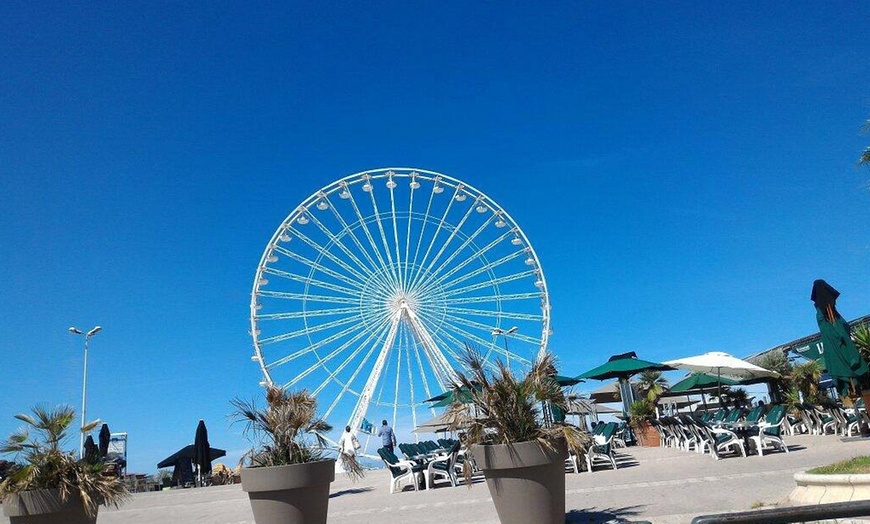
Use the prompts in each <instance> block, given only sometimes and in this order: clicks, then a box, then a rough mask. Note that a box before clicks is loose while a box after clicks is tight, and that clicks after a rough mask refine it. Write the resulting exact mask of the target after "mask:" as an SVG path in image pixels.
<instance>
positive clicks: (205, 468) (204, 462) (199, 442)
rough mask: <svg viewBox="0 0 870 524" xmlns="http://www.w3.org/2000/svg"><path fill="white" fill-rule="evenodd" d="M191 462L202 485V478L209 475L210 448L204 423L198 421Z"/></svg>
mask: <svg viewBox="0 0 870 524" xmlns="http://www.w3.org/2000/svg"><path fill="white" fill-rule="evenodd" d="M193 450H194V451H193V462H194V464H196V474H197V480H198V481H199V484H200V485H202V476H203V475H208V474H209V473H211V461H212V456H211V446H209V443H208V430H207V429H206V428H205V421H204V420H200V421H199V424H197V426H196V437H195V438H194V440H193Z"/></svg>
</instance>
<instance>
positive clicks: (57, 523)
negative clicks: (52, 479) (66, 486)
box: [3, 489, 97, 524]
mask: <svg viewBox="0 0 870 524" xmlns="http://www.w3.org/2000/svg"><path fill="white" fill-rule="evenodd" d="M3 513H5V514H6V516H7V517H9V522H10V524H94V523H95V522H96V521H97V516H96V515H94V516H93V517H89V516H88V515H87V513H85V506H84V504H82V501H81V499H80V498H79V497H78V496H71V497H70V498H69V499H68V500H67V501H65V502H64V501H63V500H61V498H60V490H57V489H39V490H33V491H22V492H21V493H11V494H9V495H6V497H4V499H3Z"/></svg>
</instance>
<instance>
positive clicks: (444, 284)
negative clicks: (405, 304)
mask: <svg viewBox="0 0 870 524" xmlns="http://www.w3.org/2000/svg"><path fill="white" fill-rule="evenodd" d="M522 254H523V252H522V251H515V252H513V253H510V254H508V255H505V256H503V257H501V258H499V259H497V260H492V261H490V260H487V259H486V258H485V257H483V256H482V255H480V257H482V259H483V262H484V264H483V265H482V266H480V267H479V268H477V269H474V270H472V271H468V272H466V273H462V274H461V275H459V276H456V277H455V278H453V275H454V273H455V272H454V271H450V273H449V274H445V275H444V276H443V277H441V278H438V279H436V280H434V281H433V282H432V283H430V284H429V285H428V287H426V288H425V289H423V290H420V293H428V292H430V291H431V290H433V289H437V288H438V287H440V288H442V289H451V288H454V287H456V286H457V285H459V284H461V283H462V282H465V281H466V280H470V279H473V278H475V277H477V276H479V275H482V274H484V273H491V272H492V270H493V269H495V268H498V267H501V266H502V265H504V264H506V263H508V262H510V261H511V260H514V259H516V258H519V257H520V256H521V255H522ZM475 258H478V257H475ZM468 260H472V259H471V258H469V259H466V260H463V263H465V262H467V261H468ZM463 265H467V264H463ZM448 278H452V280H447V279H448ZM447 296H449V295H447Z"/></svg>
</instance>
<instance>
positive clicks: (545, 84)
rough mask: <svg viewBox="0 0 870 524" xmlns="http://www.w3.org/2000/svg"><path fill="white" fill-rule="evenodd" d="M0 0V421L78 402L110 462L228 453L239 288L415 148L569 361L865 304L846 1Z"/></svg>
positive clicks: (857, 102)
mask: <svg viewBox="0 0 870 524" xmlns="http://www.w3.org/2000/svg"><path fill="white" fill-rule="evenodd" d="M329 4H330V5H324V4H323V3H317V4H316V5H315V4H313V5H301V4H298V5H290V6H288V5H287V3H284V2H280V3H275V4H273V5H257V6H252V5H251V4H243V3H236V4H234V3H229V2H222V3H214V4H211V5H204V4H202V3H199V2H196V3H191V4H187V5H183V4H179V3H157V2H153V3H149V4H148V5H147V6H144V7H143V6H141V5H125V4H117V5H100V4H94V5H91V6H80V5H76V6H70V5H64V4H58V3H50V4H49V3H33V2H5V3H3V5H2V6H0V195H2V205H0V285H2V292H0V348H2V355H3V361H4V365H5V370H4V373H3V377H4V378H3V382H2V383H3V395H2V396H0V433H2V434H4V435H5V434H8V433H9V432H10V431H11V430H13V429H14V428H15V427H16V423H15V421H14V420H13V419H12V415H13V414H15V413H18V412H21V411H23V410H26V409H27V408H28V407H29V406H31V405H33V404H35V403H38V402H47V403H50V404H56V403H69V404H72V405H74V406H76V407H77V409H78V406H79V402H80V395H81V371H82V369H81V365H82V354H81V340H80V339H78V338H76V337H73V336H71V335H70V334H69V333H68V332H67V327H69V326H70V325H75V326H78V327H80V328H83V329H88V328H90V327H92V326H93V325H95V324H101V325H102V326H103V327H104V331H103V332H102V333H100V334H99V335H98V336H97V337H96V338H94V339H93V343H92V352H91V359H90V366H91V368H90V382H89V402H88V411H89V415H91V416H92V417H99V418H102V419H103V420H105V421H106V422H108V423H109V425H110V427H111V428H112V430H113V431H128V432H129V434H130V470H131V471H139V472H152V471H154V470H155V469H156V462H157V461H158V460H160V459H162V458H163V457H165V456H167V455H169V454H170V453H172V452H173V451H175V450H176V449H177V448H178V447H180V446H181V445H183V444H187V443H189V442H191V441H192V440H193V435H194V431H195V428H196V423H197V421H198V419H199V418H204V419H205V420H206V422H207V423H208V425H209V429H210V436H211V441H212V444H213V445H214V446H217V447H223V448H226V449H227V450H229V451H230V455H231V456H232V457H234V458H235V457H238V455H239V453H240V450H242V449H244V448H245V447H246V445H247V443H246V441H245V440H244V439H242V438H241V436H240V434H239V433H240V428H239V427H235V426H230V425H229V423H228V421H227V418H226V415H227V414H228V413H229V412H230V411H231V407H230V404H229V401H230V399H231V398H233V397H236V396H242V397H252V396H254V395H256V394H257V393H258V391H259V388H258V386H257V383H258V381H259V379H260V373H259V370H258V368H257V367H256V366H255V365H254V364H253V363H252V362H251V361H250V358H249V357H250V355H251V341H250V337H249V336H248V333H247V331H248V301H249V293H250V285H251V280H252V278H253V275H254V271H255V269H256V265H257V263H258V260H259V257H260V254H261V252H262V249H263V247H264V246H265V244H266V242H267V241H268V240H269V236H270V235H271V233H272V232H273V231H274V229H275V227H277V226H278V224H279V223H280V221H281V220H282V219H283V218H284V217H285V216H286V214H287V213H288V212H290V211H291V210H292V209H293V208H294V207H295V206H296V205H297V204H298V203H299V202H300V201H301V200H302V199H303V198H305V197H307V196H308V195H309V194H311V193H312V192H314V191H315V190H317V189H318V188H320V187H322V186H324V185H326V184H328V183H330V182H332V181H333V180H335V179H337V178H339V177H342V176H344V175H347V174H350V173H353V172H357V171H361V170H364V169H367V168H375V167H383V166H390V165H395V166H402V165H405V166H416V167H422V168H427V169H432V170H435V171H441V172H445V173H448V174H451V175H453V176H456V177H458V178H460V179H464V180H466V181H468V182H469V183H471V184H473V185H475V186H476V187H478V188H480V189H481V190H483V191H485V192H486V193H488V194H489V195H490V196H491V197H493V198H494V199H495V200H496V201H498V202H499V203H500V204H501V205H502V206H503V207H504V208H505V209H507V210H509V212H510V213H511V214H512V215H513V216H514V218H515V219H516V220H517V222H518V223H519V224H520V225H521V226H522V227H523V228H524V230H525V231H526V233H527V235H528V236H529V238H530V239H531V241H532V242H533V243H534V245H535V248H536V249H537V251H538V255H539V257H540V260H541V263H542V265H543V269H544V272H545V273H546V275H547V278H548V282H549V286H550V292H551V301H552V304H553V311H552V314H553V327H554V330H555V333H554V335H553V337H552V338H551V348H552V349H553V351H554V352H555V353H556V355H557V356H558V357H559V358H560V360H561V362H562V370H563V371H564V372H565V373H566V374H577V373H580V372H583V371H586V370H587V369H589V368H591V367H593V366H595V365H598V364H599V363H601V362H602V361H603V360H604V359H605V358H606V357H607V356H609V355H610V354H614V353H618V352H623V351H628V350H636V351H637V352H638V353H639V354H640V356H641V357H643V358H647V359H650V360H665V359H669V358H678V357H681V356H688V355H691V354H696V353H701V352H704V351H709V350H714V349H715V350H723V351H728V352H730V353H733V354H735V355H737V356H746V355H748V354H750V353H753V352H756V351H759V350H762V349H765V348H767V347H770V346H773V345H775V344H778V343H781V342H785V341H788V340H791V339H794V338H797V337H799V336H802V335H806V334H809V333H812V332H813V331H814V330H816V325H815V316H814V311H813V309H812V304H811V302H810V301H809V292H810V287H811V284H812V281H813V280H814V279H815V278H825V279H827V280H828V281H829V282H830V283H831V284H832V285H833V286H834V287H836V288H837V289H839V290H840V291H841V293H842V296H841V298H840V301H839V309H840V311H841V312H842V313H843V315H844V316H845V317H846V318H854V317H857V316H860V315H863V314H867V313H870V305H868V300H867V299H868V296H870V272H868V262H870V249H868V248H870V235H868V232H867V224H868V220H870V193H868V190H867V181H868V179H870V172H868V171H866V170H863V171H862V170H859V169H858V168H857V167H856V160H857V158H858V156H859V155H860V152H861V151H862V150H863V149H864V147H865V146H866V145H867V144H868V143H870V136H867V135H861V133H860V128H861V124H862V122H864V120H866V119H867V118H868V117H870V91H868V89H867V88H868V86H870V63H868V60H867V57H868V54H870V53H868V51H870V42H868V39H867V35H866V31H865V28H864V25H866V24H865V21H866V20H868V19H870V4H867V3H866V2H851V3H838V4H831V5H825V4H820V3H818V2H806V3H803V2H787V3H786V2H782V3H771V4H767V5H758V4H757V3H755V2H752V3H750V2H738V3H737V4H733V3H732V4H727V5H725V4H723V5H715V4H709V3H706V4H698V3H696V2H686V3H682V4H680V3H672V2H666V3H660V4H654V3H646V4H642V5H639V4H637V3H634V2H632V3H628V2H611V3H606V5H605V4H602V3H600V2H567V3H561V4H553V5H549V6H547V7H542V6H541V5H538V4H534V3H530V4H520V5H498V6H495V5H494V4H483V3H482V4H468V3H466V2H455V3H450V2H448V3H443V2H439V3H416V2H411V3H408V2H405V3H393V4H391V5H389V6H387V5H380V6H379V5H377V4H374V5H372V4H365V5H363V4H360V5H353V4H349V3H345V2H341V3H336V2H331V3H329ZM595 386H597V384H596V383H593V384H590V385H589V387H590V388H591V387H595Z"/></svg>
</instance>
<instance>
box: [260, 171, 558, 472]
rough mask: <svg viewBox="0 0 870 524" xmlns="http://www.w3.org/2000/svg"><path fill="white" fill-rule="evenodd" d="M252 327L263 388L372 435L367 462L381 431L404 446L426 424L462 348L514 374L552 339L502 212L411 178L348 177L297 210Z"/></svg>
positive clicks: (433, 180) (441, 183)
mask: <svg viewBox="0 0 870 524" xmlns="http://www.w3.org/2000/svg"><path fill="white" fill-rule="evenodd" d="M250 321H251V334H252V337H253V342H254V356H253V357H252V360H254V361H255V362H257V363H258V364H259V365H260V367H261V369H262V372H263V375H264V383H266V384H276V385H281V386H284V387H287V388H290V389H301V388H305V389H308V390H309V391H310V392H312V393H313V394H314V395H315V396H316V397H317V399H318V408H319V412H320V414H321V415H322V416H323V417H324V418H325V419H326V420H329V421H331V422H332V424H333V425H334V426H336V427H337V428H338V424H339V422H342V423H344V422H345V421H347V422H346V425H348V426H350V427H351V428H353V430H354V431H355V432H358V433H361V434H362V435H363V436H364V435H366V434H368V435H369V436H368V437H367V438H365V439H360V440H361V441H363V440H365V443H364V446H365V449H364V450H363V452H364V453H367V454H369V455H371V453H372V451H373V450H374V449H376V448H377V447H379V446H380V439H378V438H371V435H372V433H373V432H374V433H376V432H377V427H378V426H379V425H380V421H381V420H389V421H390V422H391V425H392V426H393V427H394V429H395V431H396V433H397V434H398V435H399V436H400V439H401V438H403V437H404V438H409V437H410V436H411V435H412V433H411V430H413V429H414V427H416V426H417V424H419V423H420V422H422V421H423V420H426V419H429V418H431V417H432V416H434V414H435V412H434V410H433V409H432V407H431V403H427V402H426V400H427V399H429V398H431V397H433V396H435V395H438V394H439V393H441V392H443V391H446V390H447V389H448V388H450V386H451V384H453V382H454V380H453V377H454V369H460V368H461V364H460V360H459V359H460V357H461V355H462V353H463V352H464V348H465V345H466V344H470V345H471V346H473V347H475V348H476V349H477V351H479V352H480V353H481V355H483V356H484V358H485V359H486V361H487V362H489V363H492V362H494V361H495V360H496V359H499V360H501V361H503V362H506V363H507V364H508V365H509V366H513V367H517V366H523V365H528V364H530V363H531V361H533V360H534V359H535V358H536V357H537V356H538V354H540V353H541V352H542V351H544V350H545V349H546V347H547V339H548V337H549V335H550V333H551V331H550V300H549V296H548V293H547V284H546V280H545V278H544V273H543V271H542V270H541V265H540V263H539V261H538V257H537V255H536V254H535V250H534V249H533V248H532V245H531V243H530V242H529V240H528V238H526V235H525V234H524V233H523V231H522V230H521V229H520V227H519V226H518V225H517V224H516V222H514V220H513V219H512V218H511V216H510V215H509V214H508V213H507V211H505V210H504V209H502V208H501V207H500V206H499V205H498V204H497V203H496V202H495V201H493V200H492V199H491V198H489V197H488V196H486V195H485V194H483V193H482V192H480V191H478V190H477V189H475V188H473V187H472V186H470V185H468V184H466V183H465V182H462V181H460V180H458V179H456V178H453V177H450V176H447V175H444V174H440V173H436V172H433V171H426V170H422V169H408V168H385V169H375V170H371V171H364V172H360V173H356V174H353V175H350V176H347V177H345V178H342V179H340V180H338V181H336V182H333V183H331V184H329V185H327V186H326V187H323V188H322V189H320V190H319V191H316V192H314V193H313V194H312V195H311V196H309V197H308V198H306V199H305V200H303V201H302V203H301V204H299V205H298V206H297V207H296V208H295V209H293V211H292V212H291V213H290V214H289V215H288V216H287V217H286V218H285V219H284V220H283V221H282V222H281V224H280V225H279V226H278V228H277V230H276V231H275V233H274V234H273V235H272V238H271V239H270V240H269V242H268V244H267V245H266V248H265V249H264V251H263V255H262V257H261V258H260V263H259V265H258V267H257V271H256V276H255V277H254V284H253V290H252V296H251V318H250ZM339 429H340V428H339ZM369 440H371V445H369Z"/></svg>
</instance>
